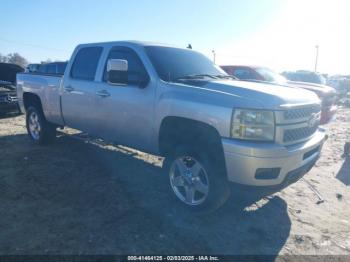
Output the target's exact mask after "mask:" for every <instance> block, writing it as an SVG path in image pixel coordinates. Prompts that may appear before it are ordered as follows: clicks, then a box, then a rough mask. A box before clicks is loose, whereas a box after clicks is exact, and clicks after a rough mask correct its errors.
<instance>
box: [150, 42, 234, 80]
mask: <svg viewBox="0 0 350 262" xmlns="http://www.w3.org/2000/svg"><path fill="white" fill-rule="evenodd" d="M145 49H146V52H147V54H148V57H149V58H150V60H151V62H152V64H153V66H154V67H155V69H156V71H157V73H158V76H159V77H160V78H161V79H162V80H163V81H170V82H171V81H176V80H177V79H180V78H186V77H189V76H198V77H206V76H211V75H212V76H217V75H224V76H226V75H227V74H226V73H225V72H224V71H223V70H222V69H220V68H219V67H218V66H216V65H215V64H214V63H213V62H212V61H211V60H210V59H209V58H207V57H206V56H205V55H203V54H201V53H198V52H195V51H192V50H189V49H181V48H174V47H163V46H147V47H145Z"/></svg>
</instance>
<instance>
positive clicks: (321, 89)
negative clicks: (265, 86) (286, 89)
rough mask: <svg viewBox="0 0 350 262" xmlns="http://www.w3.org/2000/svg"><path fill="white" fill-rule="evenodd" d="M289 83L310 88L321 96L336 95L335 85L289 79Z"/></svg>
mask: <svg viewBox="0 0 350 262" xmlns="http://www.w3.org/2000/svg"><path fill="white" fill-rule="evenodd" d="M287 85H288V86H291V87H298V88H303V89H307V90H310V91H312V92H315V93H316V94H317V95H318V96H319V97H321V98H322V97H325V96H331V95H335V93H336V91H335V89H334V88H333V87H330V86H326V85H320V84H314V83H308V82H297V81H288V82H287Z"/></svg>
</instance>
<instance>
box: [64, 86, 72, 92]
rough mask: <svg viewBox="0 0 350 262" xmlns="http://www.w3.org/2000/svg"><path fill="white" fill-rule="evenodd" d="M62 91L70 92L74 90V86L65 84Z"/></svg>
mask: <svg viewBox="0 0 350 262" xmlns="http://www.w3.org/2000/svg"><path fill="white" fill-rule="evenodd" d="M64 91H66V92H68V93H70V92H72V91H74V88H73V87H72V86H65V87H64Z"/></svg>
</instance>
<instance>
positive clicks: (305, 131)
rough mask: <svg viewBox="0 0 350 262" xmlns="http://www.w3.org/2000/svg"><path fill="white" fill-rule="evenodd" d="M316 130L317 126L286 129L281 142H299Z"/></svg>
mask: <svg viewBox="0 0 350 262" xmlns="http://www.w3.org/2000/svg"><path fill="white" fill-rule="evenodd" d="M317 128H318V126H317V125H316V126H313V127H308V126H306V127H301V128H294V129H287V130H285V131H284V134H283V142H284V143H290V142H293V141H299V140H303V139H305V138H308V137H310V136H311V135H312V134H313V133H315V132H316V130H317Z"/></svg>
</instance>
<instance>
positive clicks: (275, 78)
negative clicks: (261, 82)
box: [256, 67, 287, 84]
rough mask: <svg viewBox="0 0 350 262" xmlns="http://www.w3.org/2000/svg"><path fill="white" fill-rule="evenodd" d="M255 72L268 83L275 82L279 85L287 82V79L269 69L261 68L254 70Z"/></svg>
mask: <svg viewBox="0 0 350 262" xmlns="http://www.w3.org/2000/svg"><path fill="white" fill-rule="evenodd" d="M256 71H257V72H258V74H260V75H261V76H262V77H263V78H264V79H265V80H266V81H268V82H275V83H280V84H283V83H286V82H287V79H285V78H284V77H283V76H282V75H280V74H278V73H276V72H274V71H272V70H271V69H268V68H264V67H261V68H256Z"/></svg>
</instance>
